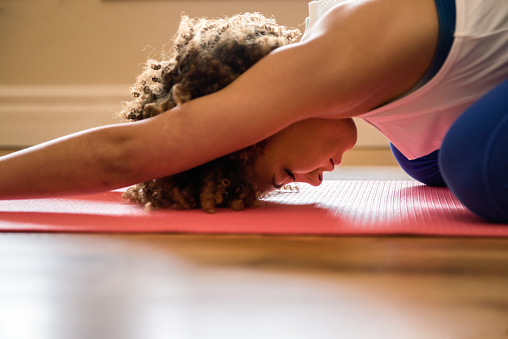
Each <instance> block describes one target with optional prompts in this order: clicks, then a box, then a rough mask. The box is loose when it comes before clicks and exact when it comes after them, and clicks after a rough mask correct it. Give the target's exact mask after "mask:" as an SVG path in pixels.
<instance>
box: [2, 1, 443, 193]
mask: <svg viewBox="0 0 508 339" xmlns="http://www.w3.org/2000/svg"><path fill="white" fill-rule="evenodd" d="M437 30H438V23H437V14H436V10H435V7H434V2H433V0H360V1H355V2H350V3H345V4H342V5H340V6H338V7H336V8H335V9H334V10H332V11H330V12H329V14H328V15H327V16H326V17H324V18H323V19H322V20H321V21H320V22H318V23H317V25H316V26H315V27H314V28H313V30H312V32H311V35H310V38H309V39H308V40H307V41H306V42H305V43H299V44H294V45H290V46H286V47H283V48H280V49H278V50H276V51H274V52H273V53H271V54H270V55H268V56H267V57H265V58H264V59H262V60H261V61H260V62H258V63H257V64H256V65H254V66H253V67H252V68H251V69H249V70H248V71H247V72H246V73H244V74H243V75H242V76H241V77H240V78H238V79H237V80H236V81H235V82H233V83H232V84H231V85H229V86H228V87H226V88H225V89H223V90H221V91H219V92H216V93H214V94H211V95H208V96H206V97H202V98H199V99H196V100H192V101H190V102H188V103H186V104H184V105H182V106H180V107H176V108H174V109H172V110H170V111H168V112H166V113H164V114H161V115H158V116H156V117H154V118H151V119H148V120H143V121H140V122H136V123H128V124H121V125H114V126H105V127H101V128H96V129H92V130H87V131H84V132H81V133H77V134H73V135H70V136H67V137H64V138H60V139H56V140H54V141H51V142H48V143H44V144H41V145H38V146H35V147H32V148H29V149H27V150H24V151H21V152H17V153H14V154H11V155H9V156H5V157H2V158H0V173H1V175H0V199H16V198H38V197H51V196H63V195H76V194H87V193H95V192H100V191H106V190H110V189H115V188H120V187H124V186H128V185H131V184H135V183H138V182H143V181H147V180H151V179H153V178H158V177H163V176H167V175H171V174H175V173H179V172H181V171H184V170H187V169H190V168H193V167H195V166H198V165H200V164H203V163H205V162H208V161H210V160H212V159H215V158H218V157H220V156H223V155H225V154H229V153H231V152H233V151H236V150H239V149H242V148H245V147H247V146H249V145H252V144H254V143H256V142H258V141H261V140H264V139H266V138H267V137H269V136H272V135H274V134H276V133H278V132H280V131H282V130H283V129H285V128H287V127H288V126H290V125H293V124H295V123H297V122H300V121H304V120H307V119H315V118H319V119H349V118H351V117H354V116H357V115H359V114H362V113H365V112H367V111H369V110H371V109H373V108H375V107H377V106H380V105H382V104H384V103H386V102H388V101H389V100H391V99H394V98H396V97H398V96H399V95H401V94H403V93H404V92H406V91H407V90H408V89H410V88H411V87H412V86H413V85H414V84H415V83H416V82H417V81H418V80H419V79H420V78H421V77H422V75H423V74H424V73H425V71H426V70H427V68H428V67H429V65H430V63H431V60H432V57H433V55H434V51H435V48H436V44H437V35H438V33H437ZM259 98H263V100H259ZM239 111H240V112H242V114H237V112H239ZM246 126H248V128H246ZM202 135H207V138H202V137H201V136H202ZM146 145H157V147H153V148H149V147H148V148H147V147H146ZM338 152H339V151H338ZM338 156H339V155H338V154H336V155H335V157H338ZM332 158H333V157H332ZM154 159H157V160H156V161H155V160H154ZM283 181H284V179H281V180H279V181H277V182H276V184H281V183H282V182H283Z"/></svg>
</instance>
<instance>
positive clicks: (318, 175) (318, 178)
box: [296, 170, 323, 186]
mask: <svg viewBox="0 0 508 339" xmlns="http://www.w3.org/2000/svg"><path fill="white" fill-rule="evenodd" d="M296 181H298V182H305V183H307V184H309V185H312V186H319V185H321V183H322V182H323V171H322V170H315V171H312V172H310V173H305V174H301V175H299V176H296Z"/></svg>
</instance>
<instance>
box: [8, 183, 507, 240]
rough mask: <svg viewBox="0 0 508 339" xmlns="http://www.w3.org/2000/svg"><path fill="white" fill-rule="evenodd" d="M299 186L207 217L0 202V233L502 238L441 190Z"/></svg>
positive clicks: (104, 199)
mask: <svg viewBox="0 0 508 339" xmlns="http://www.w3.org/2000/svg"><path fill="white" fill-rule="evenodd" d="M299 188H300V191H299V192H283V193H277V194H274V195H272V196H271V197H269V198H267V199H265V202H264V206H262V207H260V208H253V209H248V210H245V211H242V212H235V211H230V210H225V209H220V210H218V211H217V213H215V214H207V213H205V212H202V211H199V210H198V211H196V210H195V211H168V210H159V211H151V212H148V211H145V210H144V209H143V208H142V207H140V206H136V205H133V204H131V203H129V202H127V201H124V200H122V198H121V195H122V193H121V192H120V191H112V192H107V193H103V194H96V195H88V196H80V197H72V198H65V199H37V200H12V201H0V231H25V232H123V233H125V232H132V233H140V232H143V233H150V232H169V233H238V234H240V233H242V234H309V235H310V234H313V235H388V234H413V235H441V236H497V237H506V236H508V225H503V224H492V223H487V222H485V221H483V220H481V219H480V218H478V217H476V216H475V215H473V214H472V213H471V212H469V211H468V210H466V209H465V207H464V206H462V205H461V204H460V203H459V202H458V201H457V200H456V199H455V198H454V197H453V196H452V195H451V193H450V192H449V190H447V189H446V188H435V187H427V186H423V185H421V184H418V183H416V182H415V181H410V180H407V181H404V180H399V181H389V180H347V181H333V180H329V181H325V182H323V184H322V185H321V186H320V187H318V188H316V187H311V186H307V185H300V186H299Z"/></svg>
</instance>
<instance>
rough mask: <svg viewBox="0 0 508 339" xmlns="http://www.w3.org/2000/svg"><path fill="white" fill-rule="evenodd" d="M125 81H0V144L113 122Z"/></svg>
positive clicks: (13, 144) (10, 144) (12, 144)
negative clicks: (41, 83)
mask: <svg viewBox="0 0 508 339" xmlns="http://www.w3.org/2000/svg"><path fill="white" fill-rule="evenodd" d="M128 90H129V86H128V85H69V86H35V85H30V86H5V85H0V121H2V123H1V124H0V147H3V148H21V147H27V146H32V145H35V144H39V143H41V142H44V141H47V140H51V139H54V138H58V137H61V136H64V135H67V134H71V133H74V132H78V131H81V130H84V129H88V128H93V127H97V126H102V125H105V124H113V123H117V122H119V121H120V119H118V118H116V116H115V115H116V113H118V112H119V111H120V110H121V108H122V102H123V101H126V100H128V99H129V92H128Z"/></svg>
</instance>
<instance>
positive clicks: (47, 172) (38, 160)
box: [0, 126, 142, 199]
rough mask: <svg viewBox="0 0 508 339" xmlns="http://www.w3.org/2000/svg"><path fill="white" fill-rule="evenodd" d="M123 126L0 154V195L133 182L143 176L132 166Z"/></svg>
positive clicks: (27, 195) (50, 193)
mask: <svg viewBox="0 0 508 339" xmlns="http://www.w3.org/2000/svg"><path fill="white" fill-rule="evenodd" d="M126 127H127V126H126ZM126 127H122V126H108V127H105V128H99V129H93V130H88V131H84V132H80V133H77V134H73V135H70V136H67V137H63V138H59V139H56V140H53V141H50V142H47V143H44V144H41V145H38V146H35V147H31V148H28V149H26V150H23V151H20V152H16V153H13V154H10V155H7V156H4V157H2V158H0V199H21V198H41V197H51V196H64V195H77V194H87V193H96V192H101V191H107V190H111V189H115V188H119V187H123V186H127V185H130V184H133V183H135V182H136V181H137V180H138V179H142V178H140V177H139V175H137V174H136V173H133V172H132V171H131V169H130V167H131V163H130V160H129V157H128V152H126V150H125V147H124V146H123V144H125V143H126V142H127V139H128V135H129V134H128V133H125V130H126V129H127V128H126Z"/></svg>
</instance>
